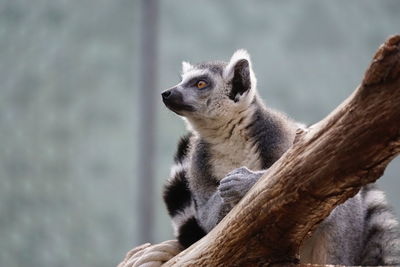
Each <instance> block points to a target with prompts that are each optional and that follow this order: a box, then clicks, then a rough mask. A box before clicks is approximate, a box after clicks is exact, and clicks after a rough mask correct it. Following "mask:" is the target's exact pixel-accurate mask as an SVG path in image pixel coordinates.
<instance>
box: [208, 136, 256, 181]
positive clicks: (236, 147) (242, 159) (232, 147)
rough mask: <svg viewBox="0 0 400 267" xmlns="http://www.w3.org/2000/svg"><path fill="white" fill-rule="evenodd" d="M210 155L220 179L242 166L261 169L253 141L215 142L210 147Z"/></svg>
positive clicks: (214, 170)
mask: <svg viewBox="0 0 400 267" xmlns="http://www.w3.org/2000/svg"><path fill="white" fill-rule="evenodd" d="M210 155H211V157H210V161H209V164H210V165H211V168H212V173H213V174H214V175H215V177H216V178H217V179H218V180H220V179H222V178H224V177H225V176H226V175H227V174H228V173H229V172H231V171H232V170H234V169H236V168H239V167H242V166H246V167H247V168H249V169H251V170H260V169H261V161H260V157H259V153H258V151H257V147H256V145H254V144H252V143H251V142H240V143H239V142H238V143H233V144H231V143H221V144H215V145H213V146H212V147H211V148H210Z"/></svg>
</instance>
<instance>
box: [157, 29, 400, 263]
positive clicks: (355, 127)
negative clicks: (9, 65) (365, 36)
mask: <svg viewBox="0 0 400 267" xmlns="http://www.w3.org/2000/svg"><path fill="white" fill-rule="evenodd" d="M399 152H400V36H392V37H391V38H389V39H388V40H387V41H386V42H385V44H383V45H382V46H381V47H380V48H379V49H378V51H377V53H376V54H375V56H374V58H373V61H372V63H371V65H370V67H369V68H368V70H367V71H366V73H365V77H364V79H363V81H362V83H361V85H360V86H359V88H358V89H357V90H356V91H355V92H354V93H353V94H352V95H351V96H350V97H349V98H348V99H347V100H345V101H344V102H343V103H342V104H341V105H340V106H339V107H337V108H336V109H335V110H334V111H333V112H332V113H331V114H330V115H329V116H328V117H326V118H325V119H323V120H322V121H320V122H318V123H317V124H315V125H313V126H312V127H310V129H309V130H307V131H306V132H299V133H298V134H297V136H296V140H295V143H294V145H293V147H292V148H290V149H289V150H288V151H287V152H286V153H285V154H284V155H283V156H282V158H280V159H279V160H278V161H277V162H276V163H275V164H274V165H273V166H272V167H271V168H270V169H269V171H268V172H267V173H266V175H264V176H263V177H262V178H261V179H260V180H259V181H258V182H257V184H256V185H255V186H254V187H253V188H252V189H251V190H250V191H249V192H248V194H247V195H246V196H245V197H244V198H243V199H242V201H240V203H239V204H238V205H237V206H236V207H235V208H234V209H233V210H232V211H231V212H230V213H229V214H228V215H227V216H226V217H225V218H224V219H223V220H222V222H221V223H220V224H218V225H217V226H216V227H215V228H214V229H213V230H212V231H211V232H210V233H209V234H208V235H207V236H205V237H204V238H203V239H201V240H200V241H198V242H197V243H195V244H194V245H192V246H191V247H190V248H188V249H186V250H185V251H183V252H182V253H180V254H178V255H177V256H176V257H174V258H172V259H171V260H170V261H168V262H167V263H165V266H258V265H264V264H271V263H288V264H289V263H297V262H298V251H299V247H300V245H301V242H302V241H303V239H304V238H305V237H307V236H308V235H309V234H310V233H311V232H312V231H313V229H314V228H315V227H316V226H317V224H318V223H319V222H321V221H322V220H323V219H324V218H326V217H327V216H328V215H329V214H330V212H331V211H332V210H333V209H334V208H335V207H336V206H337V205H339V204H340V203H343V202H344V201H346V200H347V199H348V198H350V197H352V196H354V195H355V194H356V193H357V192H358V191H359V190H360V188H361V186H363V185H366V184H368V183H372V182H374V181H375V180H377V179H378V178H379V177H380V176H381V175H382V174H383V172H384V170H385V168H386V166H387V164H388V163H389V162H390V161H391V160H392V159H393V158H394V157H395V156H396V155H397V154H398V153H399Z"/></svg>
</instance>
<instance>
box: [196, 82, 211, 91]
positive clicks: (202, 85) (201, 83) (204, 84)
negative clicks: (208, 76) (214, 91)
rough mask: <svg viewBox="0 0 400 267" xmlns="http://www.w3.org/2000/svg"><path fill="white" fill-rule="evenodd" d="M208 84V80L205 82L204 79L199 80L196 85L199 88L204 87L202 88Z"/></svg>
mask: <svg viewBox="0 0 400 267" xmlns="http://www.w3.org/2000/svg"><path fill="white" fill-rule="evenodd" d="M207 85H208V84H207V82H205V81H203V80H200V81H198V82H197V83H196V86H197V88H199V89H202V88H204V87H206V86H207Z"/></svg>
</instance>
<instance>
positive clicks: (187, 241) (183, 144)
mask: <svg viewBox="0 0 400 267" xmlns="http://www.w3.org/2000/svg"><path fill="white" fill-rule="evenodd" d="M190 138H191V134H188V135H187V136H185V137H183V138H182V139H181V141H180V142H179V144H178V150H177V153H176V155H175V158H174V161H175V164H174V165H173V166H172V168H171V176H170V177H171V178H170V179H168V181H167V183H166V185H165V186H164V194H163V197H164V202H165V204H166V206H167V210H168V213H169V215H170V216H171V218H172V226H173V228H174V234H175V236H176V238H177V239H178V241H179V243H180V244H181V245H182V246H184V247H185V248H187V247H189V246H190V245H192V244H193V243H195V242H196V241H198V240H199V239H201V238H202V237H203V236H205V235H206V232H205V231H204V230H203V229H202V228H201V226H200V225H199V223H198V222H197V219H196V217H195V214H196V211H195V203H194V200H193V196H192V192H191V191H190V188H189V184H188V177H187V175H188V166H189V165H188V152H189V149H190Z"/></svg>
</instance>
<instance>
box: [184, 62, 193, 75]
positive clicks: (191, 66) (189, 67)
mask: <svg viewBox="0 0 400 267" xmlns="http://www.w3.org/2000/svg"><path fill="white" fill-rule="evenodd" d="M192 69H193V65H192V64H190V63H189V62H187V61H182V74H184V73H186V72H188V71H190V70H192Z"/></svg>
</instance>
